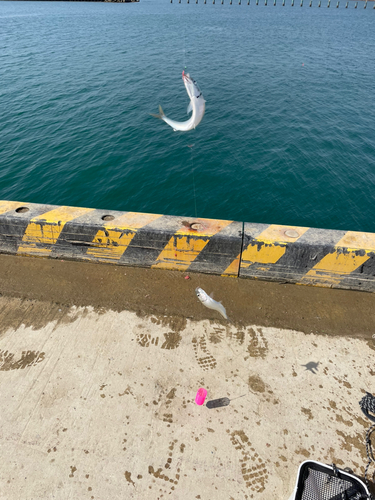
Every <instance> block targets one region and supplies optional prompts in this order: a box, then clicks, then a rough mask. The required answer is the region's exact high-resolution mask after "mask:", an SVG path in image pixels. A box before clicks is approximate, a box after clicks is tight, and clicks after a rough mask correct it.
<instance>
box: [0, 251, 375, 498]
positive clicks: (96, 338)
mask: <svg viewBox="0 0 375 500" xmlns="http://www.w3.org/2000/svg"><path fill="white" fill-rule="evenodd" d="M0 271H1V273H2V281H1V283H0V293H1V294H2V296H1V297H0V325H1V328H0V396H1V402H2V404H1V406H2V411H1V425H0V446H1V454H2V460H1V462H0V498H1V499H4V500H5V499H6V500H14V499H28V500H29V499H30V500H31V499H50V498H51V499H52V498H55V499H64V500H65V499H69V498H72V499H73V498H79V499H86V498H87V499H94V498H95V499H103V500H105V499H110V498H111V499H122V498H126V499H127V498H131V499H146V498H147V499H162V498H163V499H164V498H172V499H195V498H197V499H202V500H209V499H214V498H215V499H225V500H229V499H233V500H237V499H250V498H262V499H265V500H271V499H272V500H274V499H275V498H280V499H285V500H287V499H288V498H289V495H290V494H291V492H292V490H293V487H294V483H295V479H296V474H297V470H298V466H299V464H300V463H301V462H302V461H303V460H305V459H307V458H310V459H314V460H318V461H322V462H324V463H331V462H335V463H336V464H337V465H338V466H339V467H340V466H341V467H345V466H347V467H351V468H352V469H353V470H354V471H355V472H356V473H358V474H359V475H362V474H363V473H364V467H365V465H366V463H367V458H366V453H365V447H364V437H365V431H366V429H367V428H368V427H369V426H370V422H369V421H368V420H366V419H365V417H364V415H363V414H362V413H361V411H360V409H359V406H358V401H359V400H360V399H361V398H362V397H363V395H364V392H365V391H369V392H374V374H375V367H374V361H373V360H374V350H375V340H373V339H372V335H373V332H374V333H375V329H372V328H373V327H372V325H373V311H374V309H373V306H374V300H375V297H374V296H373V295H371V294H365V293H360V292H345V291H339V290H319V289H311V288H307V287H297V286H293V285H287V286H285V285H278V284H271V283H257V282H254V281H249V280H246V282H245V281H243V280H232V279H230V278H220V277H212V276H203V275H190V279H188V280H185V275H183V274H182V273H177V272H166V271H160V270H154V271H152V270H140V269H130V268H124V267H116V266H106V265H103V266H102V265H95V264H80V263H75V262H58V261H48V260H42V259H32V258H30V259H29V258H25V259H23V258H20V257H10V256H0ZM120 274H121V276H120ZM196 286H202V288H204V289H206V290H207V292H210V291H212V290H213V291H214V292H215V298H216V299H217V300H221V299H222V300H223V303H224V305H225V306H226V308H227V312H228V314H229V315H230V316H231V317H232V318H233V323H227V322H225V320H223V318H221V317H220V316H219V315H218V314H217V313H216V312H215V311H210V310H208V309H205V308H204V307H203V306H202V305H201V304H200V303H199V302H198V301H197V299H196V298H195V296H194V288H195V287H196ZM319 292H321V293H319ZM319 297H320V301H319ZM111 301H112V302H111ZM111 304H112V307H111ZM316 317H318V318H320V319H317V318H316ZM314 318H315V319H314ZM298 325H302V327H303V328H298ZM345 325H346V330H345ZM291 326H293V328H291ZM356 326H357V329H356ZM296 327H297V328H296ZM311 332H313V333H311ZM323 332H324V333H323ZM199 387H205V388H206V389H207V391H208V395H207V400H206V401H210V400H216V399H219V398H228V399H229V400H230V401H229V404H228V405H227V406H223V407H217V408H212V409H209V408H208V407H207V406H206V405H204V406H201V407H199V406H197V405H196V404H195V403H194V398H195V393H196V391H197V390H198V388H199Z"/></svg>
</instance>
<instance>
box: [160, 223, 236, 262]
mask: <svg viewBox="0 0 375 500" xmlns="http://www.w3.org/2000/svg"><path fill="white" fill-rule="evenodd" d="M229 224H232V221H224V220H212V219H195V220H194V225H193V226H194V227H196V228H197V229H196V230H195V229H193V228H189V229H187V228H186V226H183V227H182V228H181V229H179V230H178V231H177V232H176V233H175V234H174V235H173V236H172V238H171V239H170V240H169V242H168V244H167V245H166V246H165V248H164V250H163V251H162V252H161V253H160V255H159V256H158V258H157V263H156V264H154V265H153V266H151V267H152V268H160V269H173V270H177V271H185V270H186V269H187V268H188V267H189V266H190V264H191V263H192V262H194V260H195V259H196V258H197V256H198V255H199V254H200V252H201V251H202V250H203V249H204V247H205V246H206V245H207V243H208V242H209V239H210V237H212V236H214V235H215V234H217V233H219V232H220V231H222V230H223V229H224V228H226V227H227V226H229Z"/></svg>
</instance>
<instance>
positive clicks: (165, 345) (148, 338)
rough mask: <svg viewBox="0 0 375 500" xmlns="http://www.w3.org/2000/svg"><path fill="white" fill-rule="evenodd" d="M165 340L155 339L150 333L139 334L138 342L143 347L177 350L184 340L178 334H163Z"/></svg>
mask: <svg viewBox="0 0 375 500" xmlns="http://www.w3.org/2000/svg"><path fill="white" fill-rule="evenodd" d="M163 336H164V339H163V338H161V337H154V336H152V335H151V334H150V333H138V334H137V342H138V344H139V345H140V346H141V347H150V346H151V345H154V346H155V347H160V348H161V349H177V347H178V346H179V345H180V342H181V340H182V337H181V335H180V334H179V333H178V332H167V333H164V334H163Z"/></svg>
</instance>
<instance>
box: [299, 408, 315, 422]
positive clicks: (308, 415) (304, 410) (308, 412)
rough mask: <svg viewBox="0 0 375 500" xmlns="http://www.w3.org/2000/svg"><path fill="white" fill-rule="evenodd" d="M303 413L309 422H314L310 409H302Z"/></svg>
mask: <svg viewBox="0 0 375 500" xmlns="http://www.w3.org/2000/svg"><path fill="white" fill-rule="evenodd" d="M301 412H302V413H303V414H305V415H306V416H307V420H312V419H313V418H314V417H313V416H312V413H311V410H310V409H309V408H301Z"/></svg>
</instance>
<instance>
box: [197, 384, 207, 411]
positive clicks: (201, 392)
mask: <svg viewBox="0 0 375 500" xmlns="http://www.w3.org/2000/svg"><path fill="white" fill-rule="evenodd" d="M206 396H207V391H206V389H203V387H201V388H200V389H198V392H197V395H196V396H195V402H196V403H197V405H199V406H201V405H202V404H203V403H204V400H205V399H206Z"/></svg>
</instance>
